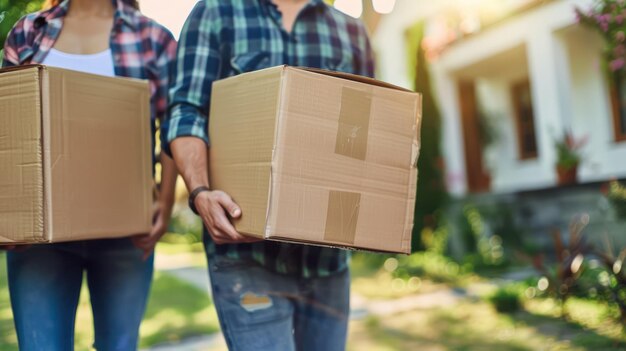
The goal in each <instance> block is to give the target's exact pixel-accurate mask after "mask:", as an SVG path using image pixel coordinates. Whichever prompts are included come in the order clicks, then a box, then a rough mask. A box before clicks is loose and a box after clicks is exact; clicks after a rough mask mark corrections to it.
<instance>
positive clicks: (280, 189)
mask: <svg viewBox="0 0 626 351" xmlns="http://www.w3.org/2000/svg"><path fill="white" fill-rule="evenodd" d="M209 118H210V119H209V120H210V123H209V135H210V139H211V148H210V159H209V168H210V181H211V186H212V187H213V188H214V189H218V190H224V191H226V192H227V193H229V194H230V195H231V196H232V197H233V199H234V200H235V201H236V202H237V203H238V204H239V205H240V206H241V208H242V212H243V215H242V217H241V219H239V220H237V221H235V226H236V228H237V230H238V231H239V232H241V233H245V234H248V235H250V236H254V237H258V238H263V239H269V240H279V241H287V242H298V243H306V244H313V245H324V246H337V247H347V248H357V249H366V250H373V251H381V252H398V253H410V250H411V231H412V227H413V213H414V208H415V190H416V182H417V168H416V165H417V158H418V155H419V146H420V143H419V130H420V122H421V96H420V95H419V94H416V93H413V92H410V91H408V90H404V89H401V88H398V87H395V86H392V85H389V84H386V83H383V82H379V81H376V80H373V79H368V78H364V77H358V76H354V75H348V74H341V73H335V72H328V71H321V70H313V69H304V68H293V67H287V66H280V67H275V68H269V69H265V70H261V71H256V72H252V73H246V74H242V75H239V76H235V77H231V78H228V79H224V80H221V81H217V82H215V83H214V84H213V91H212V98H211V110H210V117H209Z"/></svg>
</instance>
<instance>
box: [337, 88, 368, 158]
mask: <svg viewBox="0 0 626 351" xmlns="http://www.w3.org/2000/svg"><path fill="white" fill-rule="evenodd" d="M371 110H372V96H371V94H370V93H368V92H366V91H362V90H356V89H352V88H348V87H344V88H343V91H342V94H341V111H340V114H339V127H338V128H337V140H336V143H335V153H336V154H339V155H344V156H347V157H351V158H355V159H357V160H361V161H365V156H366V153H367V141H368V136H369V124H370V117H371Z"/></svg>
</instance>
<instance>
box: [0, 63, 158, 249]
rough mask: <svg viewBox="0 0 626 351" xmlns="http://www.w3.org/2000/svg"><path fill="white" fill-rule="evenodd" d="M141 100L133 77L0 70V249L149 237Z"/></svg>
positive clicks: (145, 117) (146, 107) (147, 156)
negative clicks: (16, 245)
mask: <svg viewBox="0 0 626 351" xmlns="http://www.w3.org/2000/svg"><path fill="white" fill-rule="evenodd" d="M149 99H150V91H149V87H148V84H147V82H144V81H139V80H132V79H125V78H110V77H102V76H96V75H91V74H85V73H79V72H74V71H68V70H62V69H57V68H51V67H45V66H24V67H15V68H8V69H3V70H0V243H49V242H62V241H73V240H79V239H97V238H114V237H122V236H128V235H131V234H136V233H147V232H148V231H149V230H150V220H151V213H150V212H151V205H152V193H151V185H152V170H151V167H152V166H151V162H152V161H151V155H152V153H151V150H150V148H151V139H150V138H151V136H150V122H149V121H150V102H149Z"/></svg>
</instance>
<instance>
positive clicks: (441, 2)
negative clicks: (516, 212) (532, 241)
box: [373, 0, 626, 195]
mask: <svg viewBox="0 0 626 351" xmlns="http://www.w3.org/2000/svg"><path fill="white" fill-rule="evenodd" d="M592 3H593V0H542V1H536V0H497V1H490V0H465V1H460V0H437V1H430V0H398V1H397V3H396V8H395V10H394V11H393V12H392V13H391V14H388V15H385V16H383V17H382V18H381V19H380V21H379V23H378V25H377V28H376V31H375V33H374V35H373V43H374V47H375V49H376V51H377V53H378V64H379V78H381V79H383V80H386V81H388V82H391V83H394V84H397V85H400V86H405V87H411V85H412V83H411V79H412V78H411V77H410V74H409V73H408V72H409V71H410V70H409V67H407V62H406V60H405V58H406V57H407V52H406V50H407V48H406V47H407V46H406V43H405V32H406V30H407V29H408V28H410V27H411V26H413V25H414V24H415V23H416V22H418V21H421V20H424V21H426V23H427V29H428V31H427V34H426V35H427V37H429V36H430V39H432V40H431V41H434V42H437V40H439V41H441V40H443V41H444V43H443V44H444V45H442V50H441V51H440V52H436V54H437V56H436V57H435V58H434V59H432V62H431V77H432V80H433V82H434V87H433V88H434V92H435V95H436V98H437V101H438V103H439V108H440V110H441V112H442V117H443V145H442V146H443V149H444V158H445V164H446V170H447V175H448V176H447V185H448V189H449V190H450V191H451V192H452V193H453V194H456V195H463V194H467V193H471V192H480V191H485V190H491V191H494V192H496V193H510V192H517V191H522V190H533V189H541V188H549V187H553V186H555V185H556V172H555V165H554V164H555V158H556V150H555V147H554V139H555V138H556V137H559V136H561V135H562V133H563V131H564V130H565V129H571V130H572V131H573V133H574V135H577V136H581V137H582V136H587V137H588V138H589V141H588V143H587V145H586V146H585V147H584V148H583V154H584V162H583V164H582V165H581V168H580V170H579V181H580V182H583V183H584V182H595V181H605V180H608V179H610V178H621V177H625V176H626V115H625V114H624V112H621V115H620V111H619V108H617V109H615V110H614V109H613V107H612V106H613V105H612V97H611V87H610V83H609V82H608V80H607V79H606V76H605V74H604V70H603V68H602V63H601V60H602V58H601V50H602V47H603V42H602V39H601V38H600V36H599V35H597V34H596V33H594V32H593V31H592V30H590V29H587V28H583V27H581V26H580V25H578V24H577V23H576V17H575V13H574V8H575V6H578V7H580V8H589V6H591V4H592ZM481 6H491V7H492V8H491V9H488V10H490V11H491V14H492V18H491V21H490V22H491V23H485V22H482V21H483V17H484V16H483V15H482V13H480V11H484V10H485V9H484V8H482V9H481ZM450 14H453V15H454V16H456V18H460V27H457V28H456V29H457V30H458V29H459V28H460V30H462V31H463V32H464V34H463V35H457V36H456V37H455V38H454V40H448V41H446V40H447V39H446V38H448V37H449V36H446V33H442V32H441V28H442V23H443V26H444V27H445V24H446V18H447V16H450ZM438 31H439V32H438ZM618 100H619V99H618ZM625 103H626V101H622V103H621V104H622V106H624V104H625ZM622 109H623V108H622ZM477 110H480V111H483V112H484V113H485V114H486V115H487V116H489V119H488V120H489V121H490V122H489V124H490V125H491V127H492V128H493V129H494V130H496V131H497V132H496V133H495V134H496V135H497V140H496V141H495V142H494V143H492V144H491V145H489V146H488V147H483V146H481V145H480V143H477V140H478V138H477V133H478V125H477V124H478V118H479V116H478V114H477V113H476V112H477ZM425 118H428V116H425Z"/></svg>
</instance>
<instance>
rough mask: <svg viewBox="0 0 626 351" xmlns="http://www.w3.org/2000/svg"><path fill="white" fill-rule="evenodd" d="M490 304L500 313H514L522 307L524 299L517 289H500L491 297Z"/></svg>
mask: <svg viewBox="0 0 626 351" xmlns="http://www.w3.org/2000/svg"><path fill="white" fill-rule="evenodd" d="M489 302H491V304H492V305H493V307H495V309H496V311H498V312H500V313H513V312H517V311H519V310H520V308H521V307H522V299H521V297H520V293H519V291H518V290H517V289H514V288H510V287H502V288H499V289H498V290H497V291H496V292H495V293H494V294H493V295H491V296H490V297H489Z"/></svg>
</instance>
